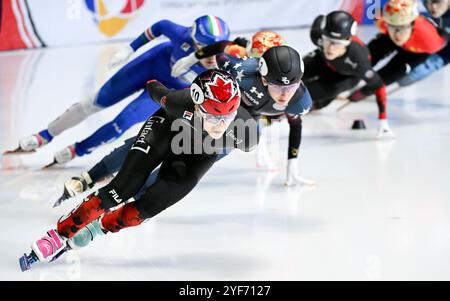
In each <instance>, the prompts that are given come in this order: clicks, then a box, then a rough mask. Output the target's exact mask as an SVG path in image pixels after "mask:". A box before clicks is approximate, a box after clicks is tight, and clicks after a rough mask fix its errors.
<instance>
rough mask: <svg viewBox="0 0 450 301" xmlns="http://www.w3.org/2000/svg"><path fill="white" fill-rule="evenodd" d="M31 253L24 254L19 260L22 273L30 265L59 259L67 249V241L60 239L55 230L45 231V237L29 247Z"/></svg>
mask: <svg viewBox="0 0 450 301" xmlns="http://www.w3.org/2000/svg"><path fill="white" fill-rule="evenodd" d="M31 250H32V251H31V253H30V254H29V255H27V254H24V255H23V256H22V257H21V258H20V259H19V263H20V268H21V269H22V271H23V272H24V271H27V270H29V269H30V268H31V265H32V264H34V263H36V262H38V261H41V262H51V261H54V260H56V259H57V258H59V257H60V256H61V255H62V254H63V253H65V252H66V251H67V250H68V248H67V240H66V239H65V238H62V237H61V236H60V235H59V234H58V232H57V231H56V230H53V229H52V230H49V231H47V235H46V236H44V237H42V238H41V239H39V240H37V241H36V242H35V243H33V245H32V246H31Z"/></svg>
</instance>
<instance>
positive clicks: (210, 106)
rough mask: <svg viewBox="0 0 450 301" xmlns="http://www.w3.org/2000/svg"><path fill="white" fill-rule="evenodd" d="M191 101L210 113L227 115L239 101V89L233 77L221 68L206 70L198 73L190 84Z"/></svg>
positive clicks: (236, 107)
mask: <svg viewBox="0 0 450 301" xmlns="http://www.w3.org/2000/svg"><path fill="white" fill-rule="evenodd" d="M191 97H192V100H193V102H194V103H195V104H196V105H197V106H198V107H199V108H200V109H201V110H202V111H203V112H204V113H207V114H212V115H228V114H231V113H233V112H235V111H236V110H237V109H238V108H239V105H240V103H241V91H240V90H239V85H238V84H237V82H236V81H235V80H234V78H233V77H232V76H231V74H229V73H228V72H226V71H223V70H217V69H215V70H207V71H205V72H203V73H201V74H200V75H198V76H197V77H196V78H195V80H194V82H193V83H192V85H191Z"/></svg>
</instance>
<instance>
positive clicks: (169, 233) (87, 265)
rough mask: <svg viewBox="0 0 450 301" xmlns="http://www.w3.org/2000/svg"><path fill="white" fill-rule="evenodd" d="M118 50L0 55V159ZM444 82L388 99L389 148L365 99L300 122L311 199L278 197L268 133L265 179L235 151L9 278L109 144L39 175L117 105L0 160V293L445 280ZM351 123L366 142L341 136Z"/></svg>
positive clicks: (449, 109)
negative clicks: (133, 213)
mask: <svg viewBox="0 0 450 301" xmlns="http://www.w3.org/2000/svg"><path fill="white" fill-rule="evenodd" d="M281 33H282V34H283V35H284V36H285V38H286V39H287V40H288V41H289V42H290V44H291V45H293V46H294V47H295V48H297V49H298V50H299V51H300V52H301V53H306V52H307V51H309V50H311V49H312V45H311V43H310V42H309V38H308V32H307V31H302V30H292V31H283V32H281ZM366 40H367V39H366ZM122 45H123V44H121V43H118V44H107V45H90V46H83V47H79V46H76V47H75V46H74V47H72V48H54V49H47V50H33V51H16V52H7V53H0V126H1V131H0V150H1V151H4V150H6V149H10V148H14V147H15V146H16V144H17V140H18V138H19V137H23V136H25V135H28V134H31V133H35V132H36V131H38V130H41V129H43V128H45V127H46V126H47V124H48V122H50V121H51V120H53V119H54V118H55V117H56V116H58V115H59V114H60V113H62V112H63V111H64V110H65V109H66V108H67V107H68V106H69V105H71V104H72V103H74V102H76V101H78V100H80V99H81V98H82V97H85V96H88V95H90V94H92V93H93V92H94V91H95V90H96V89H97V88H98V87H99V86H100V85H101V83H103V82H104V81H105V79H107V77H108V76H110V75H111V74H112V73H111V72H108V71H107V69H106V64H107V61H108V58H109V57H110V56H111V55H112V54H113V53H114V51H116V50H117V49H119V47H120V46H122ZM449 79H450V69H448V68H447V69H446V70H444V71H442V72H439V73H437V74H434V75H433V76H432V77H430V78H428V79H426V80H425V81H423V82H420V83H418V84H417V85H415V86H412V87H409V88H406V89H403V90H401V91H398V92H396V93H395V94H393V95H390V96H389V100H388V114H389V120H390V124H391V128H392V129H393V131H394V132H395V133H396V135H397V139H396V140H394V141H375V139H374V137H375V134H376V129H377V107H376V103H375V101H374V100H373V99H370V100H366V101H364V102H361V103H357V104H352V105H351V106H349V107H347V108H346V109H345V110H343V111H341V112H339V113H338V112H337V111H336V109H337V108H338V107H339V106H340V105H342V102H339V101H336V102H335V103H333V104H332V105H331V106H330V107H328V108H327V109H326V110H324V111H322V112H319V113H311V114H309V115H308V116H306V117H305V118H304V137H303V142H302V148H301V152H300V162H301V163H300V170H301V173H302V175H303V176H304V177H306V178H310V179H314V180H316V181H317V183H318V184H317V186H316V188H314V189H311V188H305V187H295V188H286V187H284V186H283V183H284V178H285V165H286V160H285V158H286V153H287V150H286V149H287V134H288V127H287V125H286V124H285V123H283V124H279V125H275V126H274V127H273V128H272V129H271V133H272V134H273V136H276V135H277V133H278V134H279V135H280V136H281V140H280V143H279V144H278V145H277V144H276V143H274V144H273V145H272V146H271V150H272V156H273V158H274V159H275V160H277V163H278V165H279V167H280V172H279V173H267V172H265V171H264V170H258V169H256V168H255V155H254V153H249V154H245V153H239V152H236V153H234V154H232V155H230V156H229V157H228V158H226V159H224V160H222V161H221V162H219V163H218V164H217V165H216V166H215V167H214V168H213V169H212V170H211V171H210V172H209V174H207V175H206V176H205V177H204V179H203V180H202V181H201V183H200V184H199V185H198V187H197V188H196V189H195V190H194V191H193V192H192V193H191V194H190V195H188V196H187V197H186V198H185V199H183V200H182V201H180V202H179V203H178V204H176V205H175V206H173V207H171V208H169V209H168V210H166V211H164V212H163V213H161V214H160V215H158V216H156V217H155V218H154V219H152V220H150V221H148V222H147V223H146V224H144V225H143V226H141V227H137V228H132V229H126V230H124V231H122V232H120V233H118V234H108V235H107V236H105V237H102V238H100V239H98V240H97V241H94V242H93V243H92V244H91V245H90V246H89V247H87V248H85V249H83V250H80V251H74V252H71V253H69V254H67V256H65V257H63V258H61V259H60V260H59V261H58V262H55V263H52V264H48V265H45V264H40V265H36V266H35V267H34V268H33V269H32V270H31V271H29V272H26V273H22V272H21V271H20V268H19V265H18V258H19V257H20V256H21V255H22V254H23V253H24V252H25V251H27V252H28V251H29V247H30V245H31V243H32V242H33V241H34V240H36V239H37V238H39V237H40V236H41V235H42V234H43V233H45V231H46V230H47V229H49V228H50V227H54V225H55V223H56V221H57V219H58V218H59V217H60V216H62V215H63V214H66V213H68V212H69V211H70V210H71V209H72V208H73V207H74V206H76V205H77V204H78V202H79V201H80V200H81V198H77V199H75V200H71V201H68V202H66V203H64V204H63V206H61V207H59V208H57V209H53V208H52V205H53V203H54V201H55V200H56V199H57V198H58V197H59V195H60V193H61V192H62V187H63V183H64V181H65V180H67V179H69V178H70V177H71V176H73V175H77V174H79V173H80V172H81V171H85V170H87V169H89V168H90V167H91V166H93V164H95V163H96V162H97V161H98V160H99V159H100V158H101V157H102V156H103V155H105V154H107V153H108V152H109V151H110V150H112V149H113V148H114V146H117V145H119V144H120V141H117V142H115V143H113V144H110V145H106V146H104V147H102V148H100V149H99V150H98V151H96V152H94V154H92V155H91V156H88V157H84V158H79V159H76V160H74V161H73V162H71V163H70V164H68V165H67V166H66V167H58V168H54V169H52V170H48V171H42V170H41V167H42V166H44V165H46V164H47V163H49V162H51V161H52V158H53V153H54V152H55V151H58V150H60V149H61V148H63V147H65V146H67V145H68V144H70V143H73V142H75V141H77V140H80V139H83V138H85V137H87V136H88V135H89V134H91V133H92V132H93V131H94V130H96V129H97V128H98V127H100V126H101V125H102V124H104V123H105V122H107V121H109V120H111V119H112V118H113V117H114V116H115V114H116V113H118V112H119V111H120V109H121V108H122V107H123V106H125V104H126V103H128V101H129V100H128V101H126V102H123V103H121V104H119V105H116V106H115V107H113V108H111V109H108V110H105V111H103V112H102V113H100V114H97V115H94V116H92V117H91V118H89V119H88V120H87V121H86V122H84V123H83V124H81V125H79V126H77V127H75V128H73V129H71V130H69V131H67V132H65V133H64V134H62V135H61V136H59V137H57V138H56V139H55V140H54V142H53V143H52V144H50V145H49V146H46V147H44V148H43V149H41V150H39V152H38V153H36V154H32V155H27V156H17V157H2V158H1V170H0V229H1V230H0V245H1V251H0V280H450V256H449V254H450V231H449V229H450V156H449V153H450V81H449ZM355 119H363V120H364V121H365V123H366V125H367V128H368V129H367V130H366V131H360V132H355V131H351V130H350V127H351V124H352V122H353V120H355ZM137 130H138V127H134V128H132V129H131V130H130V131H129V132H128V133H127V135H128V136H130V135H133V134H136V133H137ZM274 140H276V139H274Z"/></svg>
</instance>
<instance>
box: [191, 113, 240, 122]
mask: <svg viewBox="0 0 450 301" xmlns="http://www.w3.org/2000/svg"><path fill="white" fill-rule="evenodd" d="M199 112H200V115H201V116H202V118H203V120H205V121H206V122H208V123H212V124H214V125H216V124H219V123H220V122H221V121H223V122H224V123H230V122H232V121H233V120H234V119H235V118H236V116H237V111H234V112H233V113H230V114H226V115H214V114H208V113H205V112H203V111H201V110H199Z"/></svg>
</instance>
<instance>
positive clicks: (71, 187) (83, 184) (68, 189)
mask: <svg viewBox="0 0 450 301" xmlns="http://www.w3.org/2000/svg"><path fill="white" fill-rule="evenodd" d="M92 187H94V182H93V181H92V179H91V176H90V175H89V174H88V173H87V172H83V173H82V174H81V175H80V176H78V177H73V178H72V179H70V180H69V181H67V182H66V183H64V192H63V194H62V196H61V197H60V198H59V199H58V200H57V201H56V203H55V204H54V205H53V207H58V206H59V205H61V203H62V202H64V201H65V200H68V199H70V198H73V197H75V196H76V195H78V194H80V193H83V192H85V191H86V190H88V189H90V188H92Z"/></svg>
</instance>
